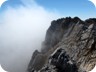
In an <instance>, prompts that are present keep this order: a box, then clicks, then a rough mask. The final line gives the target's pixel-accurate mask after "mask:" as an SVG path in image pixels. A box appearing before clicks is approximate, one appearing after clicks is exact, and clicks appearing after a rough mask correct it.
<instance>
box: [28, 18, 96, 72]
mask: <svg viewBox="0 0 96 72" xmlns="http://www.w3.org/2000/svg"><path fill="white" fill-rule="evenodd" d="M95 64H96V18H90V19H87V20H85V21H82V20H81V19H79V18H78V17H74V18H71V17H66V18H61V19H58V20H54V21H52V23H51V26H50V27H49V29H48V30H47V33H46V37H45V41H44V42H43V46H42V49H41V52H38V51H37V50H36V51H35V52H34V54H33V56H32V59H31V60H30V63H29V65H28V72H38V71H39V72H88V71H90V70H92V69H93V68H94V66H95Z"/></svg>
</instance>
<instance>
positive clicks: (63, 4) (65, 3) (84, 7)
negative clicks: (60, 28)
mask: <svg viewBox="0 0 96 72" xmlns="http://www.w3.org/2000/svg"><path fill="white" fill-rule="evenodd" d="M22 1H26V0H8V1H7V2H5V3H4V4H3V5H2V8H1V10H3V9H6V7H7V6H11V7H19V5H21V4H22V5H24V3H22ZM31 1H32V0H31ZM34 1H35V2H36V3H37V4H38V5H40V6H43V7H44V8H45V9H47V10H51V11H56V12H58V13H60V14H62V16H64V17H66V16H72V17H74V16H79V17H80V18H83V19H86V18H89V17H96V8H95V6H94V5H93V4H92V3H91V2H90V1H88V0H34Z"/></svg>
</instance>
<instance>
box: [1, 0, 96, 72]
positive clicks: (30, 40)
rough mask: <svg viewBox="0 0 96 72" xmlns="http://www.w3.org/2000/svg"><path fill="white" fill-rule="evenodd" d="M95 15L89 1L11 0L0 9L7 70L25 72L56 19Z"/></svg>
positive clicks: (2, 60)
mask: <svg viewBox="0 0 96 72" xmlns="http://www.w3.org/2000/svg"><path fill="white" fill-rule="evenodd" d="M66 16H72V17H74V16H78V17H80V18H82V19H86V18H89V17H96V8H95V6H94V5H93V4H92V3H91V2H89V1H88V0H8V1H6V2H5V3H3V5H2V6H1V8H0V64H1V65H2V67H3V68H4V69H5V70H7V71H8V72H26V69H27V66H28V63H29V61H30V59H31V56H32V53H33V52H34V50H36V49H38V50H39V51H40V48H41V44H42V42H43V41H44V38H45V34H46V31H47V29H48V28H49V26H50V23H51V21H52V20H54V19H58V18H60V17H66Z"/></svg>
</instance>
